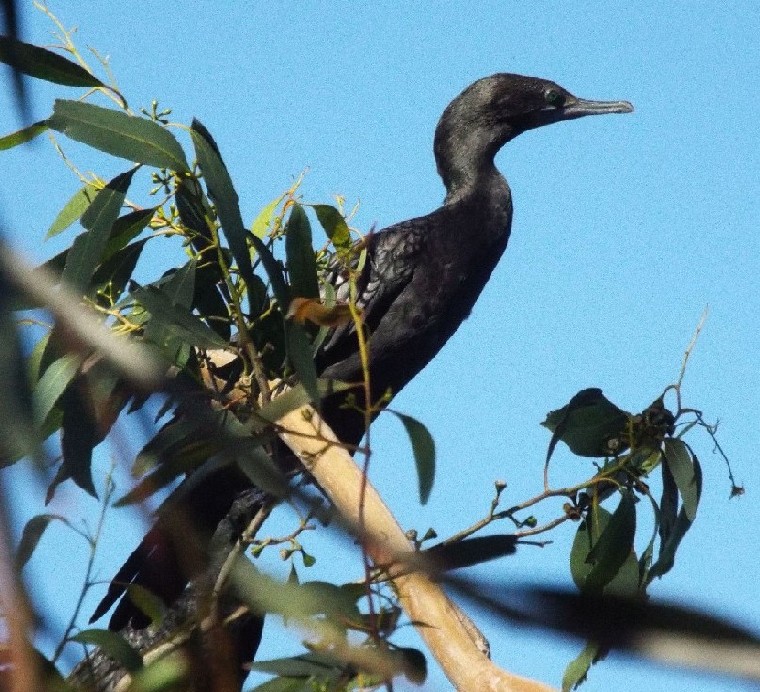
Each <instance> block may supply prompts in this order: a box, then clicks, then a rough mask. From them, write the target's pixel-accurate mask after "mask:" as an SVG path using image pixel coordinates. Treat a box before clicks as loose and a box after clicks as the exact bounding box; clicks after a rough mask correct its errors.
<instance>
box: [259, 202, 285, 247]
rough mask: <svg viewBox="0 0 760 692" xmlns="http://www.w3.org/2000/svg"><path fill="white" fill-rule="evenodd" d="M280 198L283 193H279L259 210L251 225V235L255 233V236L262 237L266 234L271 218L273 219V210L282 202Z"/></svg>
mask: <svg viewBox="0 0 760 692" xmlns="http://www.w3.org/2000/svg"><path fill="white" fill-rule="evenodd" d="M282 199H283V195H280V196H279V197H278V198H277V199H275V200H272V201H271V202H270V203H269V204H267V205H266V206H265V207H264V208H263V209H262V210H261V211H260V212H259V215H258V216H257V217H256V218H255V219H254V221H253V225H252V226H251V233H253V235H255V236H256V237H257V238H262V239H263V238H264V236H265V235H266V234H267V231H268V230H269V228H270V227H271V225H272V220H273V219H274V212H275V210H276V209H277V207H278V206H279V205H280V202H282Z"/></svg>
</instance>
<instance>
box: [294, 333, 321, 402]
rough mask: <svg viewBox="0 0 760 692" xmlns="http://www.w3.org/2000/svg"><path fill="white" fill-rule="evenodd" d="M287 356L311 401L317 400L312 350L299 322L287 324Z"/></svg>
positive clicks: (315, 370) (315, 371) (307, 336)
mask: <svg viewBox="0 0 760 692" xmlns="http://www.w3.org/2000/svg"><path fill="white" fill-rule="evenodd" d="M287 334H288V358H289V359H290V362H291V363H292V365H293V368H294V370H295V371H296V373H297V374H298V377H299V379H300V380H301V383H302V384H303V386H304V389H306V391H307V393H308V394H309V397H310V398H311V400H312V402H317V401H319V391H318V389H317V368H316V365H315V364H314V352H313V350H312V346H311V341H310V340H309V335H308V334H307V333H306V330H305V329H304V328H303V327H302V326H301V325H300V324H288V325H287Z"/></svg>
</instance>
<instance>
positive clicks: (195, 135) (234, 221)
mask: <svg viewBox="0 0 760 692" xmlns="http://www.w3.org/2000/svg"><path fill="white" fill-rule="evenodd" d="M190 136H191V137H192V140H193V146H194V147H195V156H196V158H197V159H198V166H199V167H200V169H201V172H202V173H203V178H204V180H205V181H206V187H207V188H208V193H209V197H211V199H212V201H213V202H214V204H215V205H216V213H217V215H218V216H219V221H220V222H221V224H222V230H223V231H224V235H225V236H226V237H227V241H228V242H229V244H230V250H231V251H232V255H233V257H234V258H235V262H236V263H237V266H238V270H239V271H240V275H241V276H242V277H243V280H244V281H245V283H246V286H251V285H252V284H253V266H252V264H251V255H250V251H249V250H248V243H247V240H246V238H247V236H248V235H249V234H248V232H247V231H246V230H245V227H244V226H243V219H242V217H241V216H240V206H239V204H238V194H237V192H236V191H235V187H234V186H233V184H232V179H231V178H230V174H229V171H228V170H227V167H226V166H225V165H224V161H222V158H221V156H220V155H219V148H218V147H217V145H216V142H214V140H213V138H212V137H211V135H210V134H209V132H208V130H207V129H206V128H205V127H204V126H203V124H202V123H200V122H199V121H197V120H193V124H192V126H191V128H190ZM249 290H250V289H249ZM251 303H253V300H251Z"/></svg>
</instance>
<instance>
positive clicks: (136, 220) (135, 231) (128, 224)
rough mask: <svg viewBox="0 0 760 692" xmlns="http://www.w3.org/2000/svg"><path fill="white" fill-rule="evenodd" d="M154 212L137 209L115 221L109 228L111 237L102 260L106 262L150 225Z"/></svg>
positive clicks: (154, 210)
mask: <svg viewBox="0 0 760 692" xmlns="http://www.w3.org/2000/svg"><path fill="white" fill-rule="evenodd" d="M155 212H156V208H155V207H150V208H149V209H138V210H136V211H131V212H129V213H128V214H124V216H120V217H119V218H118V219H116V221H114V224H113V226H112V227H111V235H110V237H109V238H108V243H107V244H106V249H105V251H104V252H103V259H104V260H107V259H108V258H110V257H111V256H112V255H114V254H116V253H117V252H119V250H121V249H122V248H124V247H125V246H126V245H127V243H129V242H130V241H131V240H133V239H134V238H136V237H137V236H138V235H140V233H142V231H143V229H144V228H145V227H146V226H147V225H148V224H149V223H150V221H151V219H152V218H153V215H154V214H155Z"/></svg>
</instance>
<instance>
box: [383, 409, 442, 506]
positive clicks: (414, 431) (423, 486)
mask: <svg viewBox="0 0 760 692" xmlns="http://www.w3.org/2000/svg"><path fill="white" fill-rule="evenodd" d="M389 410H390V409H389ZM391 413H392V414H393V415H394V416H396V417H397V418H398V419H399V420H400V421H401V422H402V423H403V424H404V428H405V430H406V434H407V435H409V440H410V441H411V443H412V453H413V454H414V463H415V465H416V467H417V480H418V482H419V489H420V502H421V503H422V504H423V505H424V504H425V503H426V502H427V501H428V498H429V497H430V491H431V490H432V489H433V481H434V480H435V440H434V439H433V436H432V435H431V434H430V432H429V431H428V429H427V428H426V427H425V426H424V425H423V424H422V423H420V422H419V421H418V420H417V419H416V418H412V417H411V416H407V415H405V414H403V413H398V411H391Z"/></svg>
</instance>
